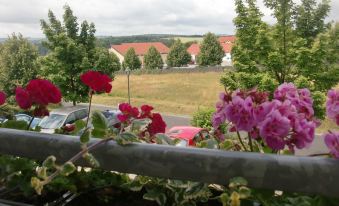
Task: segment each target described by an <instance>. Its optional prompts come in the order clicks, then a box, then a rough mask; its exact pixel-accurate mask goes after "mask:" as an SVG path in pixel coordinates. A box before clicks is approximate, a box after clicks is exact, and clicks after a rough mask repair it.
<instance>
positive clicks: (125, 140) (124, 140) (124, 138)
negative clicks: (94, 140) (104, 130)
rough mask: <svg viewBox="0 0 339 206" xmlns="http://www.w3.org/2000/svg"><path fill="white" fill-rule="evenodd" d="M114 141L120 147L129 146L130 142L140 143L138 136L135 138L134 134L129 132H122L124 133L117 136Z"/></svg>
mask: <svg viewBox="0 0 339 206" xmlns="http://www.w3.org/2000/svg"><path fill="white" fill-rule="evenodd" d="M115 141H116V142H117V143H118V144H121V145H126V144H130V143H132V142H140V141H139V138H138V136H136V135H135V134H133V133H131V132H124V133H121V134H119V135H118V136H117V137H116V138H115Z"/></svg>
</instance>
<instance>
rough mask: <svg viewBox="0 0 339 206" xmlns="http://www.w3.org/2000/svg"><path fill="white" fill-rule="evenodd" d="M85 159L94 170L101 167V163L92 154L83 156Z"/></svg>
mask: <svg viewBox="0 0 339 206" xmlns="http://www.w3.org/2000/svg"><path fill="white" fill-rule="evenodd" d="M83 158H84V159H85V160H87V161H88V162H89V164H90V165H91V166H92V167H94V168H97V167H99V166H100V164H99V161H98V160H97V159H96V158H95V157H94V156H93V155H92V154H90V153H88V152H86V153H85V154H84V155H83Z"/></svg>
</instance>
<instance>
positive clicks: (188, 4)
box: [0, 0, 339, 37]
mask: <svg viewBox="0 0 339 206" xmlns="http://www.w3.org/2000/svg"><path fill="white" fill-rule="evenodd" d="M258 2H259V6H260V9H261V11H262V12H264V14H265V17H264V20H265V21H269V22H273V18H272V17H271V16H270V11H269V10H268V9H267V8H265V7H264V6H263V3H262V0H259V1H258ZM65 4H68V5H69V6H70V7H71V8H72V10H73V12H74V14H75V15H76V16H77V17H78V18H79V20H80V21H82V20H85V19H86V20H87V21H89V22H94V23H95V25H96V28H97V35H134V34H147V33H157V34H161V33H163V34H165V33H173V34H204V33H206V32H208V31H211V32H214V33H218V34H232V33H234V26H233V22H232V20H233V18H234V17H235V15H236V14H235V11H234V0H171V1H169V0H100V1H98V0H44V1H41V0H11V1H8V0H0V28H1V30H0V37H6V36H7V35H9V34H11V33H12V32H21V33H22V34H23V35H24V36H26V37H43V33H42V31H41V29H40V19H46V18H47V12H48V9H51V10H52V11H53V12H54V13H55V14H56V16H57V17H58V18H62V13H63V6H64V5H65ZM331 4H332V10H331V13H330V17H329V19H334V20H338V16H339V15H338V13H336V11H338V10H339V1H336V0H332V3H331Z"/></svg>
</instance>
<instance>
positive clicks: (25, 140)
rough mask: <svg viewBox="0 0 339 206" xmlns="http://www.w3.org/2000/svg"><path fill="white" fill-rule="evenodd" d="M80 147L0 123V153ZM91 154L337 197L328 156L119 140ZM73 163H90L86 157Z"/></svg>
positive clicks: (147, 167)
mask: <svg viewBox="0 0 339 206" xmlns="http://www.w3.org/2000/svg"><path fill="white" fill-rule="evenodd" d="M97 141H99V140H97V139H93V140H91V144H93V143H95V142H97ZM79 151H80V142H79V139H78V137H74V136H66V135H57V134H53V135H51V134H43V133H36V132H28V131H19V130H12V129H0V154H8V155H16V156H21V157H27V158H32V159H37V160H44V159H45V158H46V157H47V156H49V155H54V156H56V158H57V160H58V161H61V162H63V161H66V160H68V159H69V158H70V157H72V156H73V155H75V154H76V153H78V152H79ZM93 155H94V156H95V157H96V158H97V160H98V161H99V163H100V167H101V168H102V169H104V170H111V171H117V172H124V173H132V174H139V175H146V176H154V177H161V178H170V179H180V180H191V181H198V182H205V183H215V184H222V185H225V184H228V180H229V179H230V178H233V177H239V176H240V177H244V178H245V179H246V180H247V181H248V183H249V187H253V188H262V189H275V190H282V191H289V192H301V193H307V194H320V195H325V196H331V197H339V189H338V185H339V161H337V160H334V159H330V158H321V157H297V156H287V155H273V154H260V153H249V152H227V151H221V150H212V149H200V148H183V147H174V146H166V145H155V144H141V143H140V144H139V143H135V144H130V145H127V146H120V145H118V144H117V143H116V142H114V141H110V142H107V143H105V144H103V145H102V146H100V147H98V148H97V149H96V150H95V151H94V152H93ZM76 164H77V165H80V166H88V165H87V163H86V162H85V161H84V160H79V161H78V162H76Z"/></svg>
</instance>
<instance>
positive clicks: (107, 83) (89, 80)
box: [80, 71, 112, 93]
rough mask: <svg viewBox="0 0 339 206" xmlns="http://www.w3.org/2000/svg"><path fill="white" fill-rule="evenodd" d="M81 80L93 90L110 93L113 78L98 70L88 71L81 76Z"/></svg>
mask: <svg viewBox="0 0 339 206" xmlns="http://www.w3.org/2000/svg"><path fill="white" fill-rule="evenodd" d="M80 79H81V81H82V82H83V83H84V84H86V85H87V86H89V87H90V88H91V89H92V90H93V91H96V92H106V93H110V92H111V90H112V85H111V82H112V79H111V78H109V76H107V75H106V74H101V73H100V72H97V71H88V72H86V73H84V74H82V75H81V76H80Z"/></svg>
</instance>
